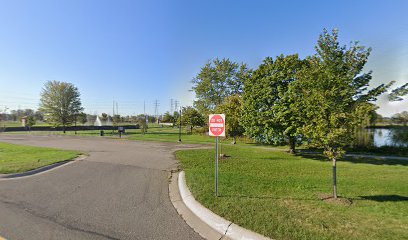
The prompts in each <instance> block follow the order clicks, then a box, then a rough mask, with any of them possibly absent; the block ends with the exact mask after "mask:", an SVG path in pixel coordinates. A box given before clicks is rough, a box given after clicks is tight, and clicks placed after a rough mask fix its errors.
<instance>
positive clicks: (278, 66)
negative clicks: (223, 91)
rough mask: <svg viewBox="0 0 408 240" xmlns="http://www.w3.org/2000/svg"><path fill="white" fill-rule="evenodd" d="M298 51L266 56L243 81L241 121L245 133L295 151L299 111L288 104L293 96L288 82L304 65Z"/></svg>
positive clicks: (291, 101) (294, 78)
mask: <svg viewBox="0 0 408 240" xmlns="http://www.w3.org/2000/svg"><path fill="white" fill-rule="evenodd" d="M303 62H304V61H302V60H300V59H299V57H298V55H297V54H294V55H288V56H283V55H280V56H278V57H276V59H275V61H274V60H273V59H272V58H270V57H268V58H266V59H265V60H264V62H263V63H262V64H261V65H260V66H259V67H258V69H257V70H255V71H254V72H253V75H252V77H251V78H250V79H248V80H247V81H246V82H245V88H244V89H245V91H244V110H243V116H242V119H241V122H242V124H243V126H244V127H245V132H246V134H247V135H248V136H250V137H253V138H255V139H256V140H257V141H261V142H267V143H274V144H280V143H284V142H286V143H289V146H290V151H291V152H292V153H294V151H295V143H296V139H297V138H299V134H298V128H299V127H300V126H301V122H300V121H299V119H300V118H296V115H297V114H298V112H296V111H294V109H293V108H292V107H291V105H292V104H293V101H294V99H293V97H292V95H291V94H289V92H288V89H289V85H290V84H292V83H293V82H294V81H295V80H296V73H297V72H298V71H299V70H300V69H301V68H302V66H303Z"/></svg>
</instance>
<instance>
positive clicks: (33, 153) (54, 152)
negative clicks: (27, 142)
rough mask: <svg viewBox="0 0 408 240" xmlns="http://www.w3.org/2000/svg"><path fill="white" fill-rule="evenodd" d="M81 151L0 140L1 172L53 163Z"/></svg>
mask: <svg viewBox="0 0 408 240" xmlns="http://www.w3.org/2000/svg"><path fill="white" fill-rule="evenodd" d="M79 154H80V153H79V152H77V151H65V150H59V149H53V148H43V147H30V146H22V145H15V144H9V143H2V142H0V173H1V174H6V173H21V172H26V171H30V170H33V169H36V168H39V167H43V166H48V165H50V164H53V163H57V162H61V161H66V160H72V159H74V158H76V157H77V156H78V155H79Z"/></svg>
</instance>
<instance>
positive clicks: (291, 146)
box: [289, 136, 296, 154]
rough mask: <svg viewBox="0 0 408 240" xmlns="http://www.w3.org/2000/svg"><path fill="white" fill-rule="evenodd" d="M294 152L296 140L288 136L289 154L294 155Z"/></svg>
mask: <svg viewBox="0 0 408 240" xmlns="http://www.w3.org/2000/svg"><path fill="white" fill-rule="evenodd" d="M295 151H296V139H295V137H292V136H289V153H291V154H295Z"/></svg>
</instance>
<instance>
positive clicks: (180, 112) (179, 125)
mask: <svg viewBox="0 0 408 240" xmlns="http://www.w3.org/2000/svg"><path fill="white" fill-rule="evenodd" d="M179 142H181V107H180V125H179Z"/></svg>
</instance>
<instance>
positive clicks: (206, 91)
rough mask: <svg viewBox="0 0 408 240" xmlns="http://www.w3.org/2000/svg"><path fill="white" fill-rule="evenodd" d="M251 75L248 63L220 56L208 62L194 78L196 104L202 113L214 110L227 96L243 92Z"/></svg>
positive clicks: (193, 88)
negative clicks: (220, 57) (236, 61)
mask: <svg viewBox="0 0 408 240" xmlns="http://www.w3.org/2000/svg"><path fill="white" fill-rule="evenodd" d="M250 75H251V70H250V69H249V68H248V67H247V65H246V64H238V63H235V62H232V61H231V60H229V59H222V60H220V59H218V58H216V59H214V60H213V61H210V62H208V63H207V64H206V65H205V66H204V67H202V68H201V71H200V72H199V73H198V74H197V76H196V77H195V78H194V79H193V80H192V83H193V87H192V90H193V91H194V92H195V94H196V98H197V100H196V101H195V102H194V106H195V107H196V108H197V110H198V111H199V112H200V113H202V114H209V113H212V112H214V110H215V108H216V107H217V106H218V105H219V104H221V103H222V102H223V101H224V98H225V97H228V96H231V95H235V94H242V92H243V88H244V82H245V80H246V79H248V78H249V77H250Z"/></svg>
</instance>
